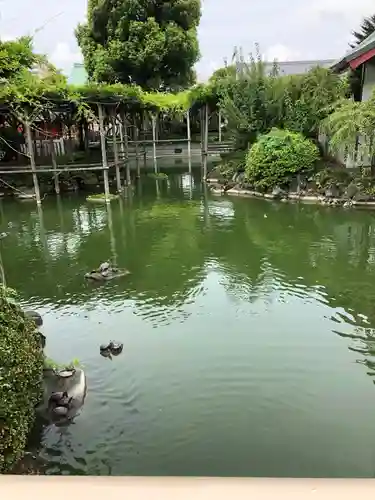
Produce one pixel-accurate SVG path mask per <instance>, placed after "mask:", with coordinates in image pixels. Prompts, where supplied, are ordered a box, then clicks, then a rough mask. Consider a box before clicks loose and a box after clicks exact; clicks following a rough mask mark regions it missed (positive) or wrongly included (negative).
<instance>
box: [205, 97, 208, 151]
mask: <svg viewBox="0 0 375 500" xmlns="http://www.w3.org/2000/svg"><path fill="white" fill-rule="evenodd" d="M208 120H209V118H208V104H206V108H205V111H204V154H205V155H206V156H207V154H208Z"/></svg>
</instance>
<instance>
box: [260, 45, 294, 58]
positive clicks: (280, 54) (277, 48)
mask: <svg viewBox="0 0 375 500" xmlns="http://www.w3.org/2000/svg"><path fill="white" fill-rule="evenodd" d="M300 58H301V53H300V52H298V51H297V50H293V49H291V48H289V47H287V46H285V45H282V44H276V45H272V46H271V47H269V48H268V49H267V50H266V52H265V54H264V56H263V59H264V60H265V61H274V60H276V61H280V62H283V61H296V60H298V59H300Z"/></svg>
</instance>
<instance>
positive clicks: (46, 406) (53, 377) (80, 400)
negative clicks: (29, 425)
mask: <svg viewBox="0 0 375 500" xmlns="http://www.w3.org/2000/svg"><path fill="white" fill-rule="evenodd" d="M66 371H69V370H66ZM73 371H74V373H73V375H72V376H71V377H60V376H58V374H56V373H55V372H54V371H53V370H48V371H46V372H45V374H44V397H43V401H42V404H41V405H40V406H39V408H38V410H39V412H41V413H42V414H43V416H44V417H45V418H46V419H47V420H48V421H51V420H53V418H52V415H51V411H50V398H51V396H52V394H54V393H57V392H62V393H64V392H66V393H67V394H68V396H69V399H70V398H71V401H70V403H69V406H68V411H67V412H66V414H65V415H60V417H61V419H59V421H61V422H65V423H66V422H68V421H71V420H72V419H73V418H74V417H75V416H76V415H77V414H78V412H79V410H80V408H81V407H82V406H83V404H84V402H85V397H86V392H87V382H86V375H85V372H84V371H83V370H82V369H80V368H77V369H75V370H73Z"/></svg>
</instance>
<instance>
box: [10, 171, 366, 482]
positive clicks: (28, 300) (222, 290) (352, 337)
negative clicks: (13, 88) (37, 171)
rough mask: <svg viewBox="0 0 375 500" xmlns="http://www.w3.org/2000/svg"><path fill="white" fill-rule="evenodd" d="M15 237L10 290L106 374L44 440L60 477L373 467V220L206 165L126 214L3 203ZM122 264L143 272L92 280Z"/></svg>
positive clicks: (95, 370) (151, 186)
mask: <svg viewBox="0 0 375 500" xmlns="http://www.w3.org/2000/svg"><path fill="white" fill-rule="evenodd" d="M2 231H7V232H8V233H9V235H8V237H7V238H5V239H4V240H2V242H1V243H0V244H1V258H2V260H3V262H4V269H5V275H6V276H5V277H6V280H7V283H8V284H9V286H11V287H14V288H16V289H17V290H19V292H20V294H21V299H22V301H23V303H25V304H27V305H28V307H32V308H33V309H38V310H39V311H40V312H42V314H44V315H45V317H46V320H45V326H44V331H43V333H44V334H45V335H46V336H47V349H48V350H51V351H52V357H55V356H56V357H61V358H63V357H64V356H65V361H66V357H69V359H71V358H73V357H78V358H79V359H80V361H82V362H83V365H84V367H85V371H86V372H87V375H88V380H89V386H90V396H89V397H88V400H87V402H86V403H85V407H84V408H83V411H82V415H80V417H79V418H78V419H77V421H76V422H75V425H73V426H71V427H69V428H67V429H62V430H61V429H60V430H56V429H55V430H53V429H52V430H51V429H50V430H48V432H47V431H46V429H45V428H44V427H40V428H38V429H37V431H36V434H35V436H36V438H35V441H34V443H33V446H34V445H35V444H36V443H37V444H38V446H39V448H40V449H41V450H42V451H41V453H40V456H41V457H43V459H44V460H45V461H46V463H47V472H48V473H53V472H54V473H68V474H76V473H82V474H83V473H85V474H88V473H90V474H151V475H154V474H155V475H164V474H170V475H179V474H183V475H239V476H241V475H259V476H262V475H263V476H264V475H266V476H267V475H269V476H272V475H274V476H296V477H298V476H313V477H314V476H315V477H316V476H326V475H327V476H331V477H371V476H372V475H373V472H372V471H373V470H374V464H375V462H374V456H373V449H374V443H375V439H374V438H375V424H373V410H375V404H374V403H373V402H372V400H373V392H372V390H373V389H372V385H371V384H370V385H369V384H368V380H369V379H368V377H367V375H368V376H369V377H370V378H371V379H372V380H374V381H375V379H374V375H375V359H374V353H375V350H374V342H375V330H374V328H375V309H374V300H375V286H374V283H375V222H374V219H373V216H372V214H371V213H367V212H357V211H343V210H335V209H332V208H331V209H330V208H324V207H316V206H308V205H297V204H296V205H286V204H278V203H270V202H263V201H260V200H248V199H246V200H244V199H237V198H234V199H232V198H230V197H219V198H215V197H212V196H210V194H209V192H208V191H207V186H206V185H205V184H202V180H201V171H197V170H195V169H191V172H187V173H186V174H176V175H174V174H173V175H169V177H168V179H165V180H162V179H158V180H155V179H152V178H150V177H147V176H145V177H143V178H141V179H140V180H139V181H137V183H136V185H135V186H134V187H133V188H132V189H128V190H127V191H126V192H125V194H124V196H123V197H121V198H120V199H119V200H116V201H114V202H112V203H111V205H110V206H109V207H106V206H102V205H98V206H96V205H92V204H87V203H86V202H85V200H83V199H81V198H79V197H78V196H72V197H70V198H61V199H60V198H57V199H53V198H51V199H50V200H47V201H46V202H45V203H44V204H43V208H42V210H39V211H38V210H37V209H36V208H35V207H33V206H31V205H27V207H26V205H22V204H16V203H10V202H9V203H8V202H5V201H3V202H2V211H1V221H0V232H2ZM105 260H111V261H112V262H113V263H114V264H116V265H117V266H119V267H125V268H127V269H129V270H130V271H131V274H130V275H129V276H127V277H126V278H124V279H121V280H118V281H113V282H109V283H105V284H104V285H103V286H100V287H95V286H93V285H92V284H90V283H87V282H85V280H84V279H83V275H84V274H85V272H87V270H90V269H94V268H96V267H97V266H98V264H99V263H100V262H102V261H105ZM112 337H115V338H116V337H118V338H119V340H121V341H123V342H124V345H125V348H124V356H123V357H121V359H116V360H115V361H114V362H113V363H107V362H106V360H103V359H101V358H100V355H99V352H98V348H99V345H100V344H101V343H102V342H106V341H108V340H111V338H112ZM358 365H361V366H363V368H364V370H362V371H361V370H357V368H358ZM349 394H350V396H349ZM214 424H215V425H214ZM280 431H281V432H280ZM165 435H168V437H167V438H165V437H163V436H165ZM354 436H355V438H354ZM324 450H325V451H324ZM327 450H328V451H327Z"/></svg>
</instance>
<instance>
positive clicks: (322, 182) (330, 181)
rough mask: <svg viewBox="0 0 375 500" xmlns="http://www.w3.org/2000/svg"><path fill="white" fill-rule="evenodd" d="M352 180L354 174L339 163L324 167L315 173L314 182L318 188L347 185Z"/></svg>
mask: <svg viewBox="0 0 375 500" xmlns="http://www.w3.org/2000/svg"><path fill="white" fill-rule="evenodd" d="M352 180H353V176H352V174H351V173H350V172H349V171H348V169H347V168H345V167H341V166H339V165H337V166H335V167H326V168H323V169H321V170H319V171H318V172H316V174H315V175H314V182H315V183H316V186H317V188H318V189H325V188H330V187H332V186H336V187H340V186H345V187H346V186H348V185H349V184H350V182H351V181H352Z"/></svg>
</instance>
